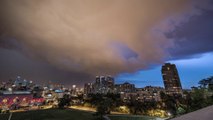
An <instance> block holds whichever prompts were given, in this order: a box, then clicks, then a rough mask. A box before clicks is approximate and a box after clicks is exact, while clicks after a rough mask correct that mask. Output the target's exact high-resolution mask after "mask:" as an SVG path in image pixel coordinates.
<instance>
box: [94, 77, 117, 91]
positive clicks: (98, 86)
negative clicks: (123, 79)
mask: <svg viewBox="0 0 213 120" xmlns="http://www.w3.org/2000/svg"><path fill="white" fill-rule="evenodd" d="M113 88H114V78H113V77H111V76H110V75H108V76H96V81H95V83H94V90H95V93H102V94H106V93H112V92H113Z"/></svg>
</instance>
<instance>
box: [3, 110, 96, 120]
mask: <svg viewBox="0 0 213 120" xmlns="http://www.w3.org/2000/svg"><path fill="white" fill-rule="evenodd" d="M10 114H11V113H7V114H0V120H8V118H9V116H10ZM95 119H96V117H95V116H94V115H93V113H90V112H85V111H79V110H72V109H46V110H35V111H26V112H14V113H12V116H11V119H10V120H95Z"/></svg>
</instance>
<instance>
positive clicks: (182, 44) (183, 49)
mask: <svg viewBox="0 0 213 120" xmlns="http://www.w3.org/2000/svg"><path fill="white" fill-rule="evenodd" d="M212 7H213V4H212ZM212 21H213V10H203V11H202V15H199V16H193V17H191V18H190V20H189V21H188V22H186V23H184V24H182V25H181V26H178V27H176V28H175V30H174V31H172V32H171V33H168V34H167V37H168V38H170V39H171V40H173V41H174V44H175V46H174V47H173V48H171V49H170V51H171V52H170V53H171V55H172V57H173V58H182V57H190V56H194V55H197V54H201V53H206V52H213V22H212Z"/></svg>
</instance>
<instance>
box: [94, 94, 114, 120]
mask: <svg viewBox="0 0 213 120" xmlns="http://www.w3.org/2000/svg"><path fill="white" fill-rule="evenodd" d="M111 106H112V100H111V99H110V98H106V99H103V100H102V101H100V103H99V104H98V106H97V108H96V110H97V112H96V115H97V116H99V119H100V120H104V115H106V114H109V113H110V110H111Z"/></svg>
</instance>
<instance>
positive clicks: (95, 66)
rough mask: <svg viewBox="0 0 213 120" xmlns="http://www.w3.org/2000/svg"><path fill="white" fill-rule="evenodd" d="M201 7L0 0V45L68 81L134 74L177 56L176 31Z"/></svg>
mask: <svg viewBox="0 0 213 120" xmlns="http://www.w3.org/2000/svg"><path fill="white" fill-rule="evenodd" d="M204 8H205V9H208V10H210V8H211V7H210V6H209V4H208V1H205V2H203V1H189V0H188V1H187V0H173V1H170V0H162V1H156V0H132V1H129V0H105V1H104V0H92V1H89V0H71V1H70V0H61V1H58V0H31V1H29V0H19V1H12V0H11V1H8V0H1V2H0V35H1V36H0V44H1V45H0V46H1V47H2V49H9V50H13V51H14V50H15V51H18V52H20V54H22V55H23V56H27V57H29V58H28V59H30V60H38V61H42V62H44V63H45V64H48V65H49V66H52V67H54V69H57V70H59V71H60V70H61V71H66V72H67V73H70V76H69V77H70V78H69V79H72V75H74V74H75V76H76V75H77V76H87V77H88V76H94V75H99V74H112V75H116V74H118V73H121V72H133V71H137V70H139V69H147V68H149V67H150V65H153V64H161V63H163V62H164V61H165V60H168V59H169V57H170V56H176V54H177V55H178V54H181V51H179V52H176V51H178V50H180V47H177V44H180V43H178V42H177V41H178V40H179V38H181V39H182V38H183V37H181V35H184V34H183V33H181V32H176V31H177V30H178V29H177V28H178V27H179V26H183V25H184V24H185V23H188V22H190V20H191V18H192V17H194V16H202V15H203V9H204ZM184 28H185V27H184ZM180 31H181V30H180ZM174 33H178V35H177V36H175V34H174ZM179 34H180V35H179ZM179 36H180V37H179ZM184 36H185V35H184ZM186 41H188V39H187V40H186ZM169 49H172V50H171V51H168V50H169ZM193 54H194V53H193ZM181 55H182V54H181ZM181 55H180V56H181ZM184 55H185V54H184ZM187 55H188V54H187ZM189 55H191V53H190V54H189ZM10 59H12V58H10ZM17 64H18V62H17ZM22 64H24V63H22ZM11 69H12V68H11ZM29 69H30V68H29ZM37 69H39V68H37ZM49 69H52V68H51V67H50V68H49V67H48V70H49ZM48 70H46V71H48ZM53 73H57V72H56V71H55V72H53ZM53 73H51V74H53ZM51 74H49V76H50V75H51ZM47 76H48V74H47ZM80 79H82V78H80ZM85 79H86V78H85ZM75 80H77V79H75Z"/></svg>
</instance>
